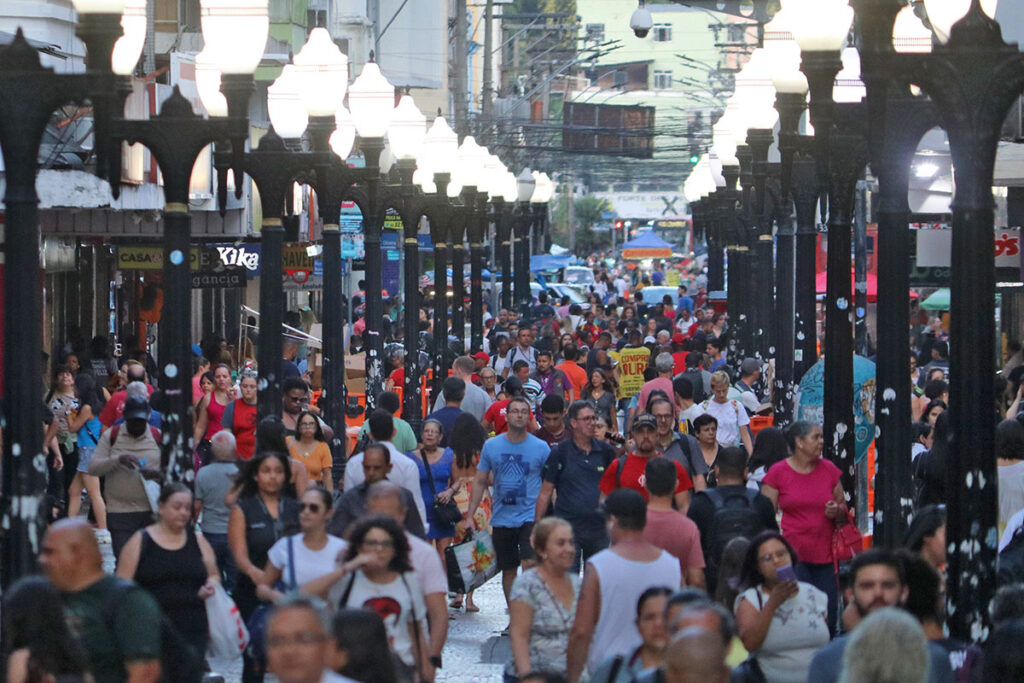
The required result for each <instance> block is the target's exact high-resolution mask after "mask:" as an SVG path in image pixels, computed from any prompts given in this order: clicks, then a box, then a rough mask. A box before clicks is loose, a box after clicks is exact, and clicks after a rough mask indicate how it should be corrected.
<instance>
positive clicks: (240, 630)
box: [206, 583, 249, 660]
mask: <svg viewBox="0 0 1024 683" xmlns="http://www.w3.org/2000/svg"><path fill="white" fill-rule="evenodd" d="M206 620H207V621H208V622H209V624H210V654H211V655H213V656H214V657H216V658H218V659H227V660H233V659H237V658H238V657H241V656H242V653H243V652H245V648H246V647H247V646H248V645H249V631H248V629H246V627H245V622H244V621H243V620H242V616H241V615H240V614H239V613H238V606H237V605H235V602H234V601H233V600H232V599H231V598H230V597H228V594H227V592H226V591H225V590H224V587H223V586H221V585H220V584H219V583H218V584H216V586H214V590H213V595H211V596H210V597H209V598H207V599H206Z"/></svg>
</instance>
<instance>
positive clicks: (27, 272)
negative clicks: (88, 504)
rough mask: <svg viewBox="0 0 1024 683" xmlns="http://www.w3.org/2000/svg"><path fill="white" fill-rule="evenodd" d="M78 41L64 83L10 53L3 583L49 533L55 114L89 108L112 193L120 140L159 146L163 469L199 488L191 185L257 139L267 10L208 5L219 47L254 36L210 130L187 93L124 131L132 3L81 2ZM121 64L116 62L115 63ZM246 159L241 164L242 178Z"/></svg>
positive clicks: (4, 87)
mask: <svg viewBox="0 0 1024 683" xmlns="http://www.w3.org/2000/svg"><path fill="white" fill-rule="evenodd" d="M75 9H76V10H77V11H78V12H79V27H78V35H79V37H80V38H81V39H82V41H83V42H84V43H85V45H86V49H87V54H88V58H87V60H86V72H85V73H84V74H61V75H57V74H54V73H53V72H52V71H51V70H50V69H45V68H43V67H42V66H41V65H40V63H39V56H38V53H37V52H36V51H35V50H34V49H33V48H32V47H31V46H29V44H28V42H27V41H26V40H25V39H24V36H23V35H22V34H21V31H20V30H19V32H18V34H17V36H16V38H15V40H14V41H13V42H12V43H11V44H10V45H9V46H7V47H6V48H4V49H3V50H2V51H0V146H2V148H3V154H4V161H5V167H6V169H7V171H6V172H7V177H6V181H7V182H6V185H7V190H6V195H5V200H4V203H5V209H6V230H7V238H6V240H5V244H4V250H5V255H6V262H5V273H4V276H5V291H7V292H8V293H14V292H18V293H19V294H18V296H8V297H7V303H6V306H5V326H4V336H5V339H4V354H5V363H4V370H5V377H4V398H5V402H6V404H7V406H8V409H7V410H6V411H5V422H6V424H5V428H6V434H5V438H4V468H3V473H4V480H3V495H4V500H5V507H4V516H3V526H4V528H5V529H6V530H7V531H6V532H5V534H4V543H3V552H2V555H3V557H2V560H3V566H4V569H5V570H4V572H3V584H4V586H7V585H9V583H10V582H12V581H13V580H15V579H16V578H18V577H19V576H21V575H23V574H25V573H28V572H30V571H31V570H32V568H33V565H34V562H35V556H36V554H37V552H38V543H39V540H40V538H41V535H42V531H43V527H42V520H43V516H42V515H38V514H37V511H38V510H39V509H40V503H41V500H42V495H43V492H44V489H45V476H44V474H45V468H43V467H38V466H37V459H41V458H42V455H41V453H42V443H41V441H42V439H41V435H40V433H39V424H40V422H41V421H42V414H41V410H40V406H39V400H38V396H37V395H36V394H35V393H34V389H33V387H35V386H38V378H39V377H40V375H41V373H40V357H39V351H38V350H39V348H41V346H42V343H41V325H42V320H41V315H42V299H41V296H40V291H39V289H38V287H37V286H35V285H34V284H33V285H31V286H29V287H27V288H26V287H25V286H24V283H26V282H28V283H38V281H39V254H38V244H39V227H38V223H39V222H38V197H37V196H36V194H35V176H36V173H37V171H38V155H39V146H40V143H41V139H42V136H43V133H44V131H45V128H46V125H47V123H48V121H49V118H50V114H51V112H52V111H53V110H54V109H55V108H57V107H58V106H60V105H62V104H64V103H66V102H69V101H78V102H81V101H84V100H87V99H88V100H91V101H92V103H93V115H94V120H95V138H96V149H97V172H98V174H99V175H100V176H101V177H104V178H107V179H109V180H111V192H112V193H113V194H114V195H115V196H117V194H118V191H119V189H120V185H119V183H120V177H121V174H120V161H121V159H120V149H119V146H120V142H121V140H131V141H139V142H142V143H144V144H145V145H146V146H147V147H149V149H150V151H151V152H152V154H153V156H154V158H155V159H156V160H157V163H158V164H159V166H160V169H161V172H162V173H163V176H164V197H165V209H164V219H165V221H164V241H165V244H164V287H165V292H166V295H165V296H166V304H167V305H166V306H165V311H164V320H163V325H162V327H165V328H166V329H167V332H166V334H165V336H164V346H166V348H163V349H161V352H162V353H161V364H162V368H161V370H162V375H163V384H164V387H165V394H166V396H167V400H168V404H169V406H168V407H169V409H168V410H167V411H166V413H165V429H164V439H163V444H162V446H163V448H162V450H163V463H164V464H165V466H166V471H167V477H168V478H169V479H172V480H183V481H191V480H192V478H193V474H194V472H193V469H192V449H191V419H190V417H191V415H190V409H191V405H190V402H189V397H190V396H191V379H190V372H189V369H190V368H191V364H190V362H189V351H190V345H189V339H188V328H189V325H188V323H189V320H190V318H189V310H190V307H189V303H190V291H191V277H190V275H189V268H190V254H191V249H190V241H191V240H190V222H189V215H188V199H189V194H188V180H189V177H190V175H191V170H192V166H193V164H194V162H195V159H196V157H197V156H198V155H199V153H200V152H201V151H202V149H203V148H204V147H205V146H206V145H208V144H210V143H211V142H215V141H230V142H231V144H232V147H233V149H235V150H236V151H237V152H238V154H240V153H241V151H242V150H243V149H244V144H245V140H246V137H247V133H248V123H247V120H246V113H247V111H246V110H247V103H248V97H249V93H250V92H251V90H252V72H253V71H254V70H255V67H256V65H257V64H258V62H259V59H260V57H261V56H262V53H263V47H264V45H265V43H266V36H267V30H268V28H267V26H268V24H267V17H266V3H265V2H264V3H262V7H260V3H259V2H256V3H255V7H254V11H250V12H249V13H248V14H247V15H246V16H241V17H240V16H236V15H234V14H233V13H232V12H231V8H230V6H228V7H226V6H224V5H223V4H222V3H219V2H216V1H215V0H207V1H206V2H204V3H203V9H204V17H203V26H202V28H203V33H204V36H205V39H206V41H207V43H208V44H210V45H223V41H224V39H225V38H228V37H229V36H228V35H227V33H226V31H225V28H226V24H234V25H235V27H236V28H237V27H241V28H243V29H245V30H244V31H243V33H244V36H242V39H241V40H239V39H238V36H236V37H235V41H234V44H233V46H232V49H231V50H224V49H221V50H218V51H217V53H218V55H219V56H220V63H219V64H218V66H219V67H220V68H221V69H222V70H223V71H224V72H225V76H224V79H223V87H222V90H223V91H224V93H225V96H226V99H227V114H228V116H227V118H219V119H215V120H203V119H200V118H199V117H198V116H196V115H195V114H194V113H193V111H192V109H191V105H189V103H188V101H187V100H185V99H184V98H183V97H182V96H181V95H180V93H178V92H177V91H175V93H174V94H172V96H171V97H170V98H168V99H167V101H165V102H164V104H163V108H162V111H161V113H160V115H159V116H158V117H157V118H156V119H154V120H151V121H125V120H123V119H121V118H120V116H119V113H118V112H119V109H120V107H121V104H122V103H123V101H124V97H125V96H126V94H127V92H128V90H127V84H126V83H125V81H124V80H123V79H122V78H121V77H120V76H123V75H127V74H129V73H131V71H132V69H133V68H134V65H135V62H136V61H137V60H138V56H139V53H140V52H141V48H142V43H143V42H144V40H139V37H138V36H134V37H133V38H130V39H129V41H128V45H127V49H123V50H120V51H115V50H114V45H115V42H116V41H117V40H118V38H119V36H120V34H121V30H120V26H119V24H120V19H121V11H122V10H123V9H124V3H123V2H120V3H118V2H94V1H90V0H80V1H79V2H77V3H76V4H75ZM112 55H114V59H115V60H116V61H117V63H116V64H111V56H112ZM237 160H238V156H236V157H235V161H236V163H234V164H233V165H234V166H235V168H236V170H237V169H238V164H237Z"/></svg>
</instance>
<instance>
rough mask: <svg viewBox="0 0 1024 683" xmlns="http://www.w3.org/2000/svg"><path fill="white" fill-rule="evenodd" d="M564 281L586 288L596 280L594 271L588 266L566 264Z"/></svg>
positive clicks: (563, 272)
mask: <svg viewBox="0 0 1024 683" xmlns="http://www.w3.org/2000/svg"><path fill="white" fill-rule="evenodd" d="M562 282H563V283H565V284H567V285H578V286H580V287H583V288H586V287H588V286H590V285H592V284H594V282H596V280H595V279H594V271H593V269H591V268H587V267H586V266H566V267H565V268H564V269H563V270H562Z"/></svg>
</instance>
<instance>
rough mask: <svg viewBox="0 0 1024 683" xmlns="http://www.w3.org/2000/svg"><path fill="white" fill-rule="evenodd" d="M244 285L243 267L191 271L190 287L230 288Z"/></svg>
mask: <svg viewBox="0 0 1024 683" xmlns="http://www.w3.org/2000/svg"><path fill="white" fill-rule="evenodd" d="M235 287H245V268H237V267H236V268H226V269H225V270H222V271H221V272H219V273H218V272H205V271H201V270H199V271H196V270H194V271H192V289H231V288H235Z"/></svg>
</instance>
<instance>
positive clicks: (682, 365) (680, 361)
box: [669, 351, 687, 400]
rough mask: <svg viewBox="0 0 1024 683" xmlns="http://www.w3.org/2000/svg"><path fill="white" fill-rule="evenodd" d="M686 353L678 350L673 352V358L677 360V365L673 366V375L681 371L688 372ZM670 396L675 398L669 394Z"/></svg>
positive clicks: (673, 398)
mask: <svg viewBox="0 0 1024 683" xmlns="http://www.w3.org/2000/svg"><path fill="white" fill-rule="evenodd" d="M686 355H687V352H686V351H676V352H675V353H673V354H672V360H673V361H675V365H674V366H673V367H672V376H673V377H675V376H676V375H678V374H679V373H682V372H686ZM669 398H670V399H672V400H675V397H673V396H669Z"/></svg>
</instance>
